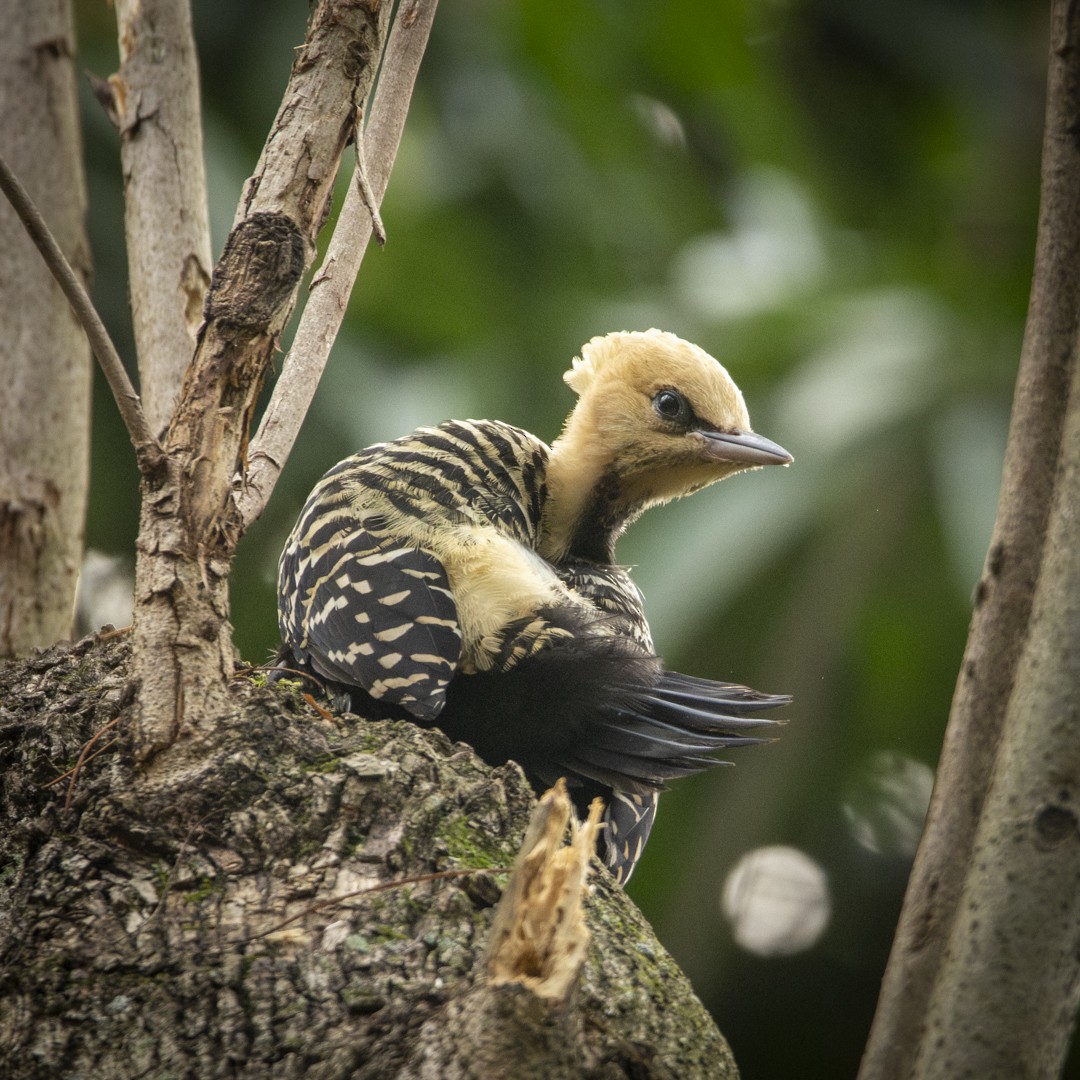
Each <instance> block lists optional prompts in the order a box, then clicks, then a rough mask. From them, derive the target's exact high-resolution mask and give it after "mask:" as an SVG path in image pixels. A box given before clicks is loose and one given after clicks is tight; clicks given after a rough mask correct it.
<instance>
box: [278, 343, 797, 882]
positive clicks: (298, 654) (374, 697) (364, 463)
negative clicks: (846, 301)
mask: <svg viewBox="0 0 1080 1080" xmlns="http://www.w3.org/2000/svg"><path fill="white" fill-rule="evenodd" d="M564 378H565V381H566V382H567V383H568V384H569V385H570V387H571V388H572V389H573V390H574V391H575V392H576V393H577V395H578V401H577V404H576V406H575V408H574V409H573V411H572V412H571V413H570V415H569V417H568V418H567V420H566V423H565V425H564V427H563V430H562V433H561V434H560V436H559V437H558V438H557V439H556V440H555V442H554V443H553V444H552V445H551V446H550V447H549V446H547V445H546V444H545V443H544V442H542V441H541V440H540V439H538V438H536V437H535V436H534V435H530V434H529V433H528V432H526V431H522V430H521V429H520V428H516V427H512V426H510V425H509V424H505V423H501V422H499V421H494V420H451V421H449V422H447V423H444V424H440V425H439V426H438V427H425V428H420V429H418V430H417V431H414V432H413V433H412V434H411V435H406V436H405V437H404V438H400V439H397V440H396V441H394V442H389V443H379V444H376V445H374V446H370V447H368V448H367V449H366V450H362V451H361V452H360V453H358V454H355V455H354V456H352V457H349V458H346V459H345V460H344V461H342V462H341V463H340V464H338V465H336V466H335V467H334V468H332V469H331V470H330V471H329V472H328V473H327V474H326V475H325V476H324V477H323V478H322V480H320V481H319V483H318V484H317V485H316V487H315V489H314V490H313V491H312V493H311V495H310V497H309V498H308V500H307V503H306V504H305V506H304V509H303V511H302V512H301V514H300V517H299V519H298V521H297V523H296V526H295V527H294V529H293V531H292V533H291V535H290V536H289V539H288V541H287V543H286V546H285V549H284V551H283V553H282V556H281V562H280V568H279V579H278V617H279V626H280V630H281V636H282V641H283V647H282V652H281V654H280V657H279V662H282V663H284V664H287V665H289V666H293V667H299V668H301V669H303V670H306V671H309V672H312V673H314V674H316V675H317V676H319V677H320V678H321V679H322V680H323V681H324V682H325V683H326V685H327V688H328V690H329V691H330V692H332V693H334V694H336V695H338V696H339V697H340V698H342V699H343V703H344V704H346V705H347V706H348V707H350V708H352V709H353V710H354V711H356V712H358V713H361V714H363V715H367V716H375V715H380V716H392V717H401V718H407V719H411V720H413V721H415V722H417V723H420V724H423V725H436V724H437V725H438V726H439V727H440V728H442V730H443V731H444V732H445V733H446V734H447V735H449V736H450V737H452V738H454V739H459V740H462V741H465V742H468V743H469V744H470V745H472V746H473V747H474V748H475V749H476V751H477V752H478V753H479V754H480V755H481V757H483V758H484V759H485V760H487V761H489V762H491V763H492V764H502V763H505V762H506V761H508V760H513V761H516V762H517V763H518V764H519V765H521V767H522V768H523V769H524V770H525V772H526V774H527V775H528V776H529V778H530V780H531V781H532V783H533V785H534V786H535V787H536V788H537V790H538V791H540V790H543V789H544V788H546V787H549V786H550V785H551V784H553V783H554V782H555V781H556V780H557V779H558V778H559V777H560V776H562V777H565V778H566V779H567V782H568V784H569V785H570V788H571V791H572V794H573V796H574V800H575V804H576V805H577V808H578V810H579V812H580V813H582V814H584V812H585V808H586V807H587V806H588V803H589V802H590V801H591V800H592V798H593V797H595V796H596V795H601V796H603V797H604V798H605V801H606V812H605V824H606V830H605V841H604V845H605V852H604V855H603V860H604V862H605V864H606V865H607V866H608V867H609V869H610V870H611V871H612V873H613V874H614V876H615V878H616V879H617V880H618V881H619V882H620V883H625V882H626V881H627V880H628V879H629V877H630V874H631V872H632V871H633V869H634V866H635V864H636V863H637V861H638V859H639V858H640V856H641V852H642V849H643V847H644V845H645V841H646V840H647V838H648V835H649V831H650V829H651V828H652V823H653V819H654V817H655V814H656V803H657V796H658V793H659V792H660V790H662V789H663V787H664V786H665V783H666V781H668V780H670V779H673V778H675V777H679V776H684V775H688V774H690V773H695V772H699V771H701V770H702V769H705V768H708V767H710V766H712V765H717V764H721V762H718V761H717V760H716V759H715V758H713V757H711V756H708V755H710V753H711V752H712V751H714V750H717V749H721V748H726V747H734V746H740V745H746V744H750V743H755V742H762V741H765V740H763V739H761V738H760V737H756V736H752V735H750V734H748V732H750V731H751V730H753V729H757V728H760V727H762V726H763V725H767V724H771V723H775V721H772V720H766V719H763V718H762V717H760V716H758V715H757V714H758V712H759V711H761V710H765V709H769V708H772V707H774V706H779V705H783V704H786V703H787V702H788V701H789V700H790V699H789V698H788V697H786V696H780V695H770V694H762V693H758V692H757V691H754V690H751V689H749V688H748V687H745V686H740V685H737V684H733V683H724V682H713V681H710V680H707V679H702V678H695V677H693V676H690V675H682V674H679V673H677V672H673V671H668V670H666V669H665V667H664V665H663V662H662V661H661V659H660V658H659V657H658V656H657V654H656V649H655V647H654V644H653V640H652V635H651V633H650V631H649V625H648V622H647V621H646V618H645V612H644V602H643V598H642V596H641V593H640V592H639V591H638V589H637V587H636V586H635V585H634V583H633V581H632V580H631V579H630V576H629V574H628V573H627V572H626V570H625V569H623V568H622V567H620V566H618V565H617V564H616V563H615V543H616V540H617V539H618V538H619V536H620V535H621V534H622V533H623V531H624V530H625V529H626V527H627V526H628V525H629V524H630V523H631V522H632V521H634V520H635V519H636V518H637V517H638V516H639V515H640V514H641V513H642V512H643V511H644V510H646V509H648V508H649V507H650V506H656V505H658V504H661V503H665V502H667V501H669V500H671V499H674V498H678V497H680V496H682V495H687V494H689V493H691V492H694V491H698V490H699V489H701V488H703V487H705V486H706V485H708V484H711V483H713V482H715V481H717V480H721V479H723V478H724V477H726V476H730V475H731V474H732V473H735V472H738V471H740V470H745V469H753V468H757V467H759V466H763V465H774V464H776V465H787V464H789V463H790V462H791V460H792V458H791V455H790V454H789V453H788V452H787V451H786V450H784V449H783V448H782V447H781V446H778V445H777V444H776V443H774V442H771V441H770V440H769V439H766V438H763V437H762V436H760V435H757V434H754V433H753V431H752V430H751V428H750V419H749V416H748V414H747V411H746V405H745V403H744V401H743V396H742V394H741V392H740V391H739V389H738V387H737V386H736V385H735V383H734V382H733V381H732V380H731V378H730V377H729V375H728V374H727V372H726V371H725V370H724V368H723V367H722V366H721V365H720V364H719V363H718V362H717V361H716V360H715V359H713V357H711V356H710V355H709V354H708V353H706V352H704V351H703V350H702V349H700V348H698V347H697V346H696V345H692V344H690V343H689V342H686V341H683V340H681V339H680V338H677V337H676V336H674V335H673V334H669V333H666V332H663V331H659V330H648V331H645V332H633V333H626V332H624V333H614V334H609V335H607V336H606V337H597V338H593V340H592V341H590V342H589V343H588V344H586V345H585V346H584V347H583V348H582V350H581V355H580V356H579V357H576V358H575V359H574V360H573V366H572V367H571V369H570V370H569V371H568V372H567V373H566V375H565V376H564Z"/></svg>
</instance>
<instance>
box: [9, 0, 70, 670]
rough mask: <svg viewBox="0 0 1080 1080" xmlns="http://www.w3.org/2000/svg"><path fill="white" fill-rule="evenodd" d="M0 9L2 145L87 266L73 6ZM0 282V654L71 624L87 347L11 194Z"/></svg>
mask: <svg viewBox="0 0 1080 1080" xmlns="http://www.w3.org/2000/svg"><path fill="white" fill-rule="evenodd" d="M4 10H5V16H6V19H5V25H4V31H3V33H2V34H0V146H2V147H3V153H4V155H5V157H6V158H7V160H8V162H9V163H10V164H11V166H12V167H13V168H14V170H15V171H16V172H17V173H18V174H19V176H20V177H21V178H22V180H23V183H24V184H25V186H26V187H27V188H28V189H29V191H30V194H31V195H32V196H33V198H34V199H35V201H36V202H37V204H38V206H39V208H40V209H41V211H42V212H43V213H44V216H45V218H46V220H47V221H48V222H49V224H50V225H51V227H52V229H53V232H54V233H55V235H56V237H57V239H58V241H59V243H60V246H61V248H62V249H63V250H64V251H65V253H66V254H67V256H68V259H69V260H70V261H71V262H72V263H73V264H74V266H75V267H76V269H77V270H78V271H79V272H81V274H82V275H83V277H84V278H86V277H88V276H89V273H90V251H89V246H88V243H87V239H86V233H85V229H84V217H85V213H86V191H85V183H84V178H83V170H82V145H81V142H80V138H79V128H78V121H77V104H76V95H75V77H74V67H73V62H72V58H73V56H74V36H73V30H72V23H71V11H70V6H69V4H68V3H67V0H51V2H41V0H38V2H33V3H17V4H8V5H6V6H5V9H4ZM0 295H2V296H3V298H4V302H3V309H2V310H3V316H2V329H0V341H2V342H3V345H2V347H0V348H2V354H3V357H4V378H3V381H2V386H0V417H2V420H0V655H10V654H13V653H14V654H19V653H25V652H27V651H29V650H30V649H31V648H34V647H35V646H44V645H49V644H51V643H52V642H54V641H56V640H57V639H58V638H62V637H65V636H67V634H68V633H69V632H70V628H71V620H72V614H73V609H74V604H75V587H76V584H77V583H78V575H79V568H80V566H81V564H82V545H83V524H84V519H85V516H86V494H87V484H88V472H87V466H88V460H89V446H90V441H89V440H90V349H89V347H88V345H87V343H86V337H85V335H84V334H83V332H82V329H81V328H80V326H79V324H78V323H77V322H76V320H75V319H74V317H73V316H72V314H71V312H70V310H69V308H68V304H67V301H66V300H65V299H64V297H63V295H62V293H61V292H60V290H59V288H58V287H57V285H56V283H55V282H54V281H53V279H52V276H51V275H50V273H49V271H48V269H47V268H46V267H45V265H44V263H43V262H42V261H41V256H40V255H39V254H38V252H37V251H36V250H35V248H34V245H33V244H32V243H31V242H30V240H29V238H28V237H27V235H26V232H25V230H24V229H23V226H22V225H21V224H20V223H19V220H18V219H17V218H16V216H15V214H14V212H13V211H12V209H11V207H10V206H8V205H7V203H6V201H3V200H0Z"/></svg>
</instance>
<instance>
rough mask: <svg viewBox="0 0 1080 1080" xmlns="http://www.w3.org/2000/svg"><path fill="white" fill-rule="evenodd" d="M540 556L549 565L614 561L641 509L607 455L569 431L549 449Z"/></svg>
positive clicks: (609, 454)
mask: <svg viewBox="0 0 1080 1080" xmlns="http://www.w3.org/2000/svg"><path fill="white" fill-rule="evenodd" d="M546 480H547V499H546V501H545V504H544V517H543V524H542V528H541V537H540V554H541V555H543V556H544V558H546V559H548V560H550V561H552V562H561V561H563V560H565V559H586V560H588V561H589V562H596V563H612V562H614V560H615V542H616V540H618V538H619V537H620V536H621V535H622V533H623V531H624V530H625V529H626V527H627V525H629V524H630V523H631V522H632V521H633V520H634V519H635V518H636V517H637V516H638V515H639V514H640V513H641V511H642V509H643V506H642V505H640V504H639V503H635V501H634V500H633V499H632V498H629V497H628V495H627V492H626V485H625V483H624V481H623V477H622V475H621V473H620V471H619V469H618V468H617V464H616V462H615V460H613V457H612V455H611V453H610V451H607V450H606V449H605V448H604V447H603V446H602V445H598V444H597V441H596V440H588V439H586V438H581V437H577V436H576V433H575V431H574V429H573V428H569V429H568V430H567V431H565V432H564V433H563V435H562V436H561V437H560V438H559V439H558V440H557V441H556V442H555V444H554V445H553V446H552V448H551V456H550V458H549V460H548V467H547V477H546Z"/></svg>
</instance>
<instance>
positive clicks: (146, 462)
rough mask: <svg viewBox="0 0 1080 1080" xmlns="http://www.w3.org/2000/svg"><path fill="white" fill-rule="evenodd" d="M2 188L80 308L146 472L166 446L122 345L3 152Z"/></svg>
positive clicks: (77, 310) (75, 307)
mask: <svg viewBox="0 0 1080 1080" xmlns="http://www.w3.org/2000/svg"><path fill="white" fill-rule="evenodd" d="M0 190H2V191H3V192H4V194H5V195H6V196H7V198H8V201H9V202H10V203H11V205H12V207H13V208H14V210H15V212H16V213H17V214H18V215H19V220H20V221H22V223H23V225H24V226H25V228H26V231H27V233H28V234H29V236H30V238H31V240H33V241H34V244H35V245H36V247H37V249H38V251H40V252H41V257H42V258H43V259H44V260H45V263H46V265H47V266H48V267H49V270H50V271H51V272H52V275H53V277H55V278H56V281H57V284H58V285H59V286H60V288H61V290H62V291H63V293H64V296H65V297H66V298H67V301H68V303H69V304H70V305H71V308H72V310H73V311H74V312H75V317H76V318H77V319H78V320H79V322H80V323H81V324H82V327H83V329H84V330H85V331H86V336H87V338H89V340H90V347H91V348H92V349H93V350H94V355H95V356H96V357H97V360H98V363H99V364H100V365H101V370H102V371H103V372H104V374H105V378H106V379H107V380H108V383H109V388H110V389H111V390H112V392H113V397H114V398H115V399H116V405H117V408H119V410H120V415H121V417H123V420H124V424H125V426H126V427H127V431H128V435H129V436H130V438H131V441H132V444H133V445H134V447H135V453H136V455H137V457H138V460H139V468H140V470H141V471H143V472H146V471H148V470H150V469H152V468H153V467H154V466H155V465H156V464H157V462H158V461H159V460H160V458H161V447H160V445H159V444H158V441H157V439H155V438H154V435H153V433H152V432H151V431H150V428H149V427H148V426H147V423H146V417H145V415H144V414H143V410H142V403H141V402H140V401H139V395H138V394H137V393H135V387H134V386H132V385H131V380H130V379H129V378H128V375H127V372H126V371H125V370H124V364H123V361H122V360H121V359H120V354H119V353H118V352H117V351H116V346H115V345H113V343H112V339H111V338H110V337H109V332H108V331H107V330H106V329H105V324H104V323H103V322H102V321H101V318H100V317H99V316H98V313H97V311H96V310H95V308H94V305H93V303H92V302H91V300H90V297H89V295H88V294H87V292H86V289H85V288H83V283H82V282H81V281H80V280H79V278H78V275H77V274H76V273H75V271H74V270H73V269H72V268H71V264H70V263H69V262H68V261H67V258H66V257H65V255H64V253H63V252H62V251H61V250H60V245H59V244H57V242H56V239H55V237H54V236H53V235H52V233H51V232H50V231H49V227H48V225H47V224H46V223H45V219H44V218H43V217H42V216H41V214H40V213H39V211H38V209H37V207H36V206H35V205H34V203H33V200H32V199H31V198H30V196H29V195H28V194H27V192H26V189H25V188H24V187H23V186H22V184H21V183H20V182H19V179H18V177H17V176H15V174H14V173H13V172H12V171H11V169H10V168H9V167H8V164H7V162H6V161H5V160H4V159H3V157H2V156H0Z"/></svg>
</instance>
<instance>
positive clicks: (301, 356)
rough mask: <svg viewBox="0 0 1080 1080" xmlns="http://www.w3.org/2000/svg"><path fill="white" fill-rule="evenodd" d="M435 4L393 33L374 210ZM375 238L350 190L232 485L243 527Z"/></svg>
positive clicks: (376, 141) (406, 15)
mask: <svg viewBox="0 0 1080 1080" xmlns="http://www.w3.org/2000/svg"><path fill="white" fill-rule="evenodd" d="M436 4H437V0H406V2H404V3H402V4H401V6H400V7H399V9H398V12H397V16H396V18H395V20H394V25H393V27H392V28H391V31H390V38H389V41H388V43H387V47H386V55H385V57H384V59H383V65H382V70H381V72H380V75H379V84H378V87H377V89H376V93H375V101H374V104H373V106H372V108H371V109H370V110H369V119H368V124H367V130H366V134H365V137H364V143H365V147H364V160H365V165H366V174H367V179H368V182H369V184H370V188H371V192H372V197H373V200H374V203H375V205H376V206H377V205H378V203H380V202H381V201H382V197H383V194H384V193H385V191H386V185H387V182H388V180H389V178H390V170H391V169H392V167H393V164H394V158H395V157H396V155H397V149H398V144H399V143H400V141H401V133H402V130H403V128H404V126H405V117H406V115H407V114H408V111H409V102H410V100H411V98H412V90H413V85H414V84H415V82H416V73H417V71H418V70H419V67H420V60H421V58H422V57H423V55H424V49H425V48H426V46H427V41H428V36H429V34H430V32H431V24H432V21H433V20H434V18H435V8H436ZM371 235H372V215H371V213H370V212H369V211H368V208H367V207H366V206H365V204H364V198H363V197H362V195H361V193H360V192H359V191H358V190H357V185H356V184H350V185H349V190H348V193H347V194H346V196H345V202H344V205H343V206H342V209H341V213H340V215H339V217H338V222H337V227H336V228H335V230H334V235H333V238H332V239H331V241H330V244H329V247H328V249H327V252H326V257H325V258H324V260H323V263H322V266H321V267H320V269H319V272H318V273H317V274H316V275H315V278H314V280H313V281H312V286H311V295H310V297H309V299H308V302H307V304H306V306H305V308H304V313H303V315H302V316H301V319H300V324H299V326H298V327H297V330H296V336H295V338H294V339H293V346H292V349H291V350H290V352H289V356H288V359H287V360H286V362H285V365H284V368H283V370H282V373H281V376H280V377H279V378H278V381H277V384H276V385H275V387H274V393H273V396H272V397H271V399H270V403H269V404H268V405H267V408H266V412H265V414H264V416H263V420H262V424H261V425H260V427H259V431H258V434H257V435H256V436H255V438H254V439H252V442H251V447H250V451H249V456H248V471H247V475H246V477H244V478H239V477H238V478H237V480H236V482H235V484H234V493H235V499H236V506H237V509H238V511H239V514H240V517H241V520H242V522H243V525H244V527H247V526H250V525H251V523H252V522H254V521H255V520H256V519H257V518H258V517H259V515H260V514H261V513H262V512H263V510H264V509H265V507H266V503H267V501H268V500H269V498H270V494H271V492H272V491H273V489H274V485H275V484H276V483H277V478H278V476H279V475H280V474H281V470H282V467H283V466H284V464H285V461H286V459H287V458H288V456H289V452H290V451H291V450H292V447H293V443H295V441H296V436H297V433H298V432H299V430H300V425H301V423H302V422H303V419H304V416H305V415H306V414H307V410H308V407H309V406H310V405H311V399H312V398H313V397H314V396H315V390H316V388H317V387H318V384H319V379H320V377H321V376H322V372H323V369H324V368H325V366H326V361H327V357H328V356H329V355H330V347H331V346H332V345H333V343H334V339H335V337H336V336H337V332H338V329H339V328H340V326H341V320H342V319H343V318H344V316H345V309H346V306H347V305H348V301H349V294H350V293H351V292H352V288H353V284H354V282H355V280H356V275H357V272H358V271H359V269H360V263H361V261H362V260H363V257H364V252H365V250H366V249H367V245H368V242H369V241H370V239H371Z"/></svg>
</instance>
